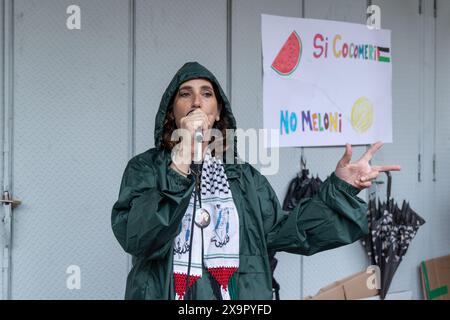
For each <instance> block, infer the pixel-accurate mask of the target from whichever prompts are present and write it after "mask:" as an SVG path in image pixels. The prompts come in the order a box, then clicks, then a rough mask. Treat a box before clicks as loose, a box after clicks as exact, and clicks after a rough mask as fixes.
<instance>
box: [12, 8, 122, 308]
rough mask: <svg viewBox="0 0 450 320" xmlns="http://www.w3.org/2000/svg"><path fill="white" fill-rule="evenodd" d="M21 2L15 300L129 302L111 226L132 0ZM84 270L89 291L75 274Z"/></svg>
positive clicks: (17, 60)
mask: <svg viewBox="0 0 450 320" xmlns="http://www.w3.org/2000/svg"><path fill="white" fill-rule="evenodd" d="M71 4H73V1H70V0H63V1H61V0H45V1H43V0H38V1H37V0H18V1H15V16H14V18H15V34H16V42H15V47H14V50H15V67H16V68H15V91H14V98H15V104H14V116H15V119H14V129H15V131H14V172H13V176H14V193H15V194H16V195H17V196H18V197H20V198H21V199H22V200H23V204H22V206H20V207H19V208H18V210H16V213H15V234H14V241H15V246H14V249H13V250H14V251H13V279H12V281H13V288H12V289H13V290H12V296H13V299H92V298H95V299H121V298H123V294H124V288H125V277H126V268H127V260H126V255H125V254H124V252H123V251H122V249H121V248H120V246H119V245H118V243H117V241H116V239H115V238H114V236H113V234H112V231H111V226H110V214H111V208H112V204H113V203H114V202H115V201H116V200H117V195H118V188H119V186H120V180H121V175H122V173H123V169H124V167H125V164H126V161H127V158H128V154H127V142H128V140H127V134H128V131H127V125H128V122H127V119H128V115H127V112H128V106H127V103H128V86H127V81H128V53H129V48H128V21H129V15H128V14H129V10H128V1H122V0H110V1H88V0H80V1H77V4H78V5H79V6H80V7H81V30H68V29H67V28H66V18H67V17H68V15H67V14H66V8H67V7H68V6H69V5H71ZM70 265H78V266H79V267H80V268H81V289H80V290H69V289H67V287H66V279H67V277H68V274H66V269H67V267H68V266H70Z"/></svg>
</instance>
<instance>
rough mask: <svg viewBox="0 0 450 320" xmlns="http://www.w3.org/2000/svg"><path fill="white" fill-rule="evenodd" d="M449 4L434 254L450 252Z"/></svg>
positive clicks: (440, 46) (442, 49)
mask: <svg viewBox="0 0 450 320" xmlns="http://www.w3.org/2000/svg"><path fill="white" fill-rule="evenodd" d="M449 30H450V2H449V1H438V14H437V52H436V55H437V56H436V57H437V59H436V71H437V73H436V107H437V109H436V128H435V130H436V143H435V146H436V161H437V166H436V182H435V185H434V187H433V189H432V192H433V193H434V194H435V196H436V199H435V203H436V210H435V211H434V214H433V215H434V216H435V219H434V225H433V229H432V230H433V233H434V235H435V236H434V238H433V239H432V244H431V247H432V251H431V252H432V254H431V255H430V256H432V257H437V256H441V255H447V254H449V253H450V201H449V190H450V126H449V123H450V91H449V83H450V56H449V52H450V33H449Z"/></svg>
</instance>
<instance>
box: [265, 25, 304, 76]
mask: <svg viewBox="0 0 450 320" xmlns="http://www.w3.org/2000/svg"><path fill="white" fill-rule="evenodd" d="M301 56H302V41H301V40H300V37H299V35H298V34H297V32H295V31H292V33H291V34H290V36H289V38H288V39H287V40H286V42H285V43H284V45H283V47H282V48H281V50H280V52H278V54H277V56H276V57H275V59H274V60H273V62H272V66H271V67H272V69H273V70H275V71H276V72H277V73H278V74H280V75H282V76H288V75H290V74H292V73H293V72H294V71H295V69H297V66H298V64H299V62H300V58H301Z"/></svg>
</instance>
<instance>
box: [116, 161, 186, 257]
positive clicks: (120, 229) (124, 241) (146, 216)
mask: <svg viewBox="0 0 450 320" xmlns="http://www.w3.org/2000/svg"><path fill="white" fill-rule="evenodd" d="M166 176H167V183H164V186H159V187H158V186H157V183H156V175H155V172H154V169H153V168H152V167H151V166H148V165H146V164H143V163H141V162H140V161H138V160H136V159H131V160H130V161H129V162H128V165H127V167H126V168H125V171H124V173H123V177H122V182H121V185H120V191H119V198H118V200H117V201H116V203H115V204H114V206H113V208H112V212H111V225H112V230H113V232H114V235H115V237H116V238H117V240H118V241H119V243H120V245H121V246H122V248H123V249H124V250H125V251H126V252H128V253H130V254H131V255H133V256H135V257H140V258H146V259H158V258H160V257H162V256H164V255H165V254H167V252H168V251H169V250H170V248H171V245H172V242H173V239H174V238H175V237H176V235H177V233H178V232H179V230H178V229H179V226H180V225H181V220H182V218H183V216H184V213H185V211H186V208H187V206H188V204H189V199H190V196H191V193H192V190H193V187H194V181H193V179H190V178H186V177H183V176H181V175H180V174H178V173H177V172H175V171H174V170H172V169H171V168H167V174H166Z"/></svg>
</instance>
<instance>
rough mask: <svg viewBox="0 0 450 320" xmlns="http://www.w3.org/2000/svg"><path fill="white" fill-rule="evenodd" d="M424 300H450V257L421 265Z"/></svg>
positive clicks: (432, 260)
mask: <svg viewBox="0 0 450 320" xmlns="http://www.w3.org/2000/svg"><path fill="white" fill-rule="evenodd" d="M420 272H421V281H422V290H423V296H424V299H427V300H450V294H449V288H450V255H448V256H443V257H439V258H434V259H431V260H427V261H423V262H422V263H421V264H420Z"/></svg>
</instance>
